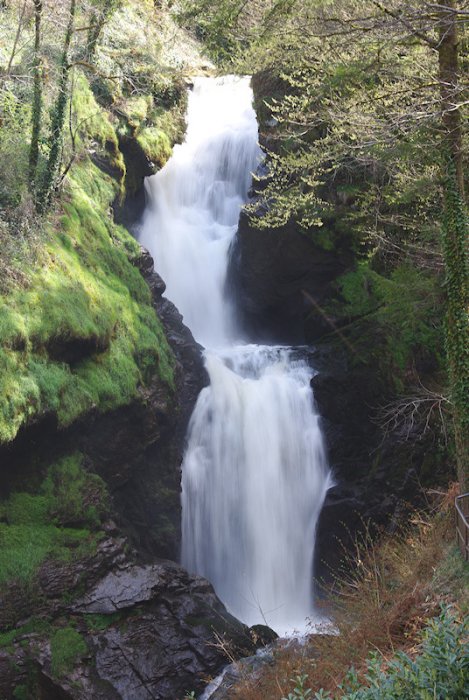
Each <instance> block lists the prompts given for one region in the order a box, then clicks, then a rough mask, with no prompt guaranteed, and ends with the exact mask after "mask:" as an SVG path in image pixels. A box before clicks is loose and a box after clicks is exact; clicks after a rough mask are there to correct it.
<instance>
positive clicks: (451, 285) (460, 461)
mask: <svg viewBox="0 0 469 700" xmlns="http://www.w3.org/2000/svg"><path fill="white" fill-rule="evenodd" d="M440 5H441V8H442V9H441V10H440V13H439V20H440V24H439V26H440V29H439V34H440V36H439V43H438V59H439V81H440V95H441V119H442V127H443V135H442V140H443V143H442V176H443V177H442V180H443V191H444V204H445V212H444V221H443V251H444V257H445V265H446V293H447V317H446V351H447V357H448V366H449V379H450V389H451V399H452V404H453V419H454V433H455V443H456V462H457V470H458V478H459V482H460V488H461V491H462V492H466V491H469V320H468V304H469V283H468V238H469V225H468V213H467V210H466V207H465V202H464V169H463V157H462V127H461V113H460V109H459V108H458V106H457V105H458V102H459V95H460V81H459V66H458V60H459V55H458V54H459V41H458V31H457V24H456V20H457V7H456V2H455V0H444V1H442V2H441V3H440Z"/></svg>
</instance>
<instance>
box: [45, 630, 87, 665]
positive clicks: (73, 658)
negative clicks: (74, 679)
mask: <svg viewBox="0 0 469 700" xmlns="http://www.w3.org/2000/svg"><path fill="white" fill-rule="evenodd" d="M50 651H51V672H52V675H53V676H54V677H55V678H61V677H63V676H65V675H67V674H68V673H69V672H70V671H71V670H72V669H73V667H74V665H75V664H76V663H77V661H79V660H80V658H82V657H83V656H86V654H87V653H88V646H87V644H86V642H85V640H84V639H83V637H82V636H81V635H80V634H79V632H77V631H76V630H75V629H73V627H64V628H62V629H59V630H57V631H56V632H55V634H54V635H53V636H52V638H51V641H50Z"/></svg>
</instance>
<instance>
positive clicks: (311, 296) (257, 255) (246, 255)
mask: <svg viewBox="0 0 469 700" xmlns="http://www.w3.org/2000/svg"><path fill="white" fill-rule="evenodd" d="M351 264H352V258H351V254H350V252H349V251H348V250H347V248H346V247H345V246H344V249H343V250H342V251H339V252H338V251H337V250H333V251H329V250H325V249H324V248H322V247H321V246H319V245H318V244H317V243H315V240H314V232H311V233H310V234H309V235H304V234H302V233H300V232H299V231H298V228H297V226H296V225H295V224H294V223H293V222H290V223H288V224H287V225H285V226H283V227H280V228H276V229H272V230H271V229H260V228H256V226H255V225H254V224H253V223H252V222H251V221H250V220H249V218H248V216H247V215H246V214H242V215H241V219H240V224H239V229H238V234H237V237H236V240H235V243H234V245H233V249H232V255H231V265H230V284H231V287H232V289H233V291H234V293H235V296H236V300H237V304H238V311H239V314H240V320H241V322H242V324H243V325H244V326H245V328H246V329H247V332H248V334H249V336H250V337H251V338H254V339H255V340H258V341H260V342H262V341H267V342H270V341H274V342H284V343H288V344H293V343H301V342H304V338H305V329H304V319H305V316H306V315H307V314H308V315H309V326H310V336H311V335H313V334H316V335H317V336H319V335H321V334H323V333H324V332H326V331H328V330H330V325H329V324H328V321H327V320H326V319H325V318H324V316H323V315H322V314H321V313H320V312H319V311H318V309H320V308H321V305H322V304H323V303H324V300H325V299H326V297H327V296H328V294H330V285H331V283H332V282H334V280H335V279H336V278H337V277H338V276H339V275H340V274H342V273H343V272H344V271H345V270H346V269H348V268H349V267H350V265H351ZM313 326H314V329H313Z"/></svg>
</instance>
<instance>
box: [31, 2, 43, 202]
mask: <svg viewBox="0 0 469 700" xmlns="http://www.w3.org/2000/svg"><path fill="white" fill-rule="evenodd" d="M41 21H42V0H34V29H35V33H34V92H33V110H32V130H31V146H30V149H29V187H30V190H31V191H34V189H35V178H36V170H37V163H38V159H39V136H40V132H41V116H42V61H41Z"/></svg>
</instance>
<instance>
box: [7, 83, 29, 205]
mask: <svg viewBox="0 0 469 700" xmlns="http://www.w3.org/2000/svg"><path fill="white" fill-rule="evenodd" d="M29 121H30V116H29V112H28V107H27V104H25V102H24V101H23V100H22V99H21V97H20V96H19V95H17V94H15V93H14V92H13V91H12V90H11V89H8V88H3V87H1V86H0V161H1V163H2V167H1V168H0V214H1V211H2V209H3V208H4V207H10V206H15V205H18V204H19V203H20V202H21V199H22V197H24V195H25V193H26V192H27V185H28V180H27V161H28V146H27V142H26V139H25V138H24V134H25V131H26V130H27V129H28V128H29Z"/></svg>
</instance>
